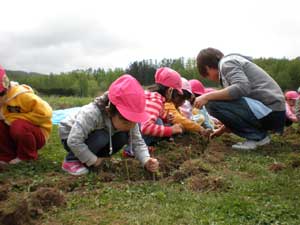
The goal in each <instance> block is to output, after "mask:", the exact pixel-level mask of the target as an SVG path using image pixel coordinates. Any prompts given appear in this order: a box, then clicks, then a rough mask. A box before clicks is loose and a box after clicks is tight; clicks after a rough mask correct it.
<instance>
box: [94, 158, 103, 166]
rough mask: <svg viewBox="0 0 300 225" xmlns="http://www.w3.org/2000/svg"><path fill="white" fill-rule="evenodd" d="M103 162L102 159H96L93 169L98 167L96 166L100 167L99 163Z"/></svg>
mask: <svg viewBox="0 0 300 225" xmlns="http://www.w3.org/2000/svg"><path fill="white" fill-rule="evenodd" d="M102 162H103V158H99V157H98V158H97V161H96V162H95V163H94V165H93V166H94V167H98V166H100V165H101V163H102Z"/></svg>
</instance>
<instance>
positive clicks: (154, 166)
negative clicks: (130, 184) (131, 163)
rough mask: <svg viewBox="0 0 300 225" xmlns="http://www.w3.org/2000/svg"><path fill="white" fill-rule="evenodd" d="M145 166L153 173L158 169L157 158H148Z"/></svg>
mask: <svg viewBox="0 0 300 225" xmlns="http://www.w3.org/2000/svg"><path fill="white" fill-rule="evenodd" d="M145 167H146V169H147V170H148V171H150V172H152V173H154V172H156V171H157V170H158V167H159V163H158V161H157V159H155V158H150V159H148V161H147V162H146V164H145Z"/></svg>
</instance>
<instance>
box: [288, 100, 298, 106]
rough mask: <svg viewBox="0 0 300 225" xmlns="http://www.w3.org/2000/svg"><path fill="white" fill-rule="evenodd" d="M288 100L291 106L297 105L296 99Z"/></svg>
mask: <svg viewBox="0 0 300 225" xmlns="http://www.w3.org/2000/svg"><path fill="white" fill-rule="evenodd" d="M286 102H287V104H288V105H289V106H295V104H296V100H295V99H287V100H286Z"/></svg>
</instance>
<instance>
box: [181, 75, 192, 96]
mask: <svg viewBox="0 0 300 225" xmlns="http://www.w3.org/2000/svg"><path fill="white" fill-rule="evenodd" d="M181 81H182V87H181V89H182V90H186V91H188V92H190V93H191V94H193V92H192V88H191V85H190V83H189V82H188V80H187V79H185V78H184V77H181Z"/></svg>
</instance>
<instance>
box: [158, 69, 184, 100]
mask: <svg viewBox="0 0 300 225" xmlns="http://www.w3.org/2000/svg"><path fill="white" fill-rule="evenodd" d="M180 78H181V76H180V74H179V73H178V72H176V71H175V70H172V69H171V68H168V67H162V68H158V69H157V70H156V73H155V83H158V84H162V85H164V86H166V87H171V88H174V89H176V90H177V91H178V92H179V93H180V94H183V92H182V90H181V87H182V82H181V79H180Z"/></svg>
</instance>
